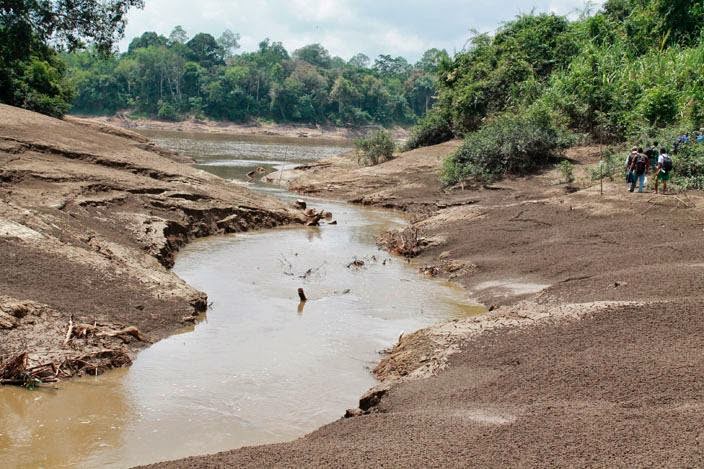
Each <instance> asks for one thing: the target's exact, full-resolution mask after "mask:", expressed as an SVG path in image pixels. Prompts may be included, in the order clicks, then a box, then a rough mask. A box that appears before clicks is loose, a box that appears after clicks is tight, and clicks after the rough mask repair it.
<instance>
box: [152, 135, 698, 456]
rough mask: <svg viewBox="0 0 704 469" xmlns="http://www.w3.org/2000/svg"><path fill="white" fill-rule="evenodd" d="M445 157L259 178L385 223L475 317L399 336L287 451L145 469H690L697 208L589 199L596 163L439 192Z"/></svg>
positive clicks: (688, 199)
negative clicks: (461, 293)
mask: <svg viewBox="0 0 704 469" xmlns="http://www.w3.org/2000/svg"><path fill="white" fill-rule="evenodd" d="M456 145H457V143H456V142H450V143H447V144H443V145H439V146H436V147H431V148H425V149H420V150H415V151H413V152H409V153H405V154H403V155H401V156H400V157H399V158H397V159H395V160H393V161H390V162H388V163H384V164H382V165H379V166H376V167H373V168H358V167H356V166H355V165H354V164H352V163H351V161H349V160H346V159H345V158H333V159H329V160H327V161H323V162H320V163H316V164H311V165H307V166H306V167H305V168H302V169H298V170H295V171H289V172H288V174H287V175H286V176H285V177H284V175H276V174H274V175H272V176H270V177H271V178H272V181H273V180H277V179H278V180H285V181H286V182H287V184H288V186H289V187H290V188H291V189H293V190H296V191H299V192H301V193H306V194H313V195H316V196H322V197H330V198H337V199H342V200H347V201H353V202H356V203H361V204H367V205H373V206H380V207H390V208H396V209H401V210H405V211H407V212H409V213H410V214H412V216H413V218H414V223H413V225H412V226H411V227H409V228H407V229H406V230H404V231H403V232H398V233H395V234H390V235H388V236H387V237H386V245H387V247H388V248H389V249H391V250H392V251H397V252H400V253H402V254H407V255H412V256H415V257H416V258H417V261H418V262H420V264H421V265H422V267H421V269H422V270H423V271H424V272H427V273H428V274H429V275H434V276H444V277H447V278H451V279H452V280H454V281H456V282H458V283H459V284H461V285H463V286H464V287H465V288H467V289H468V290H469V291H471V292H472V293H473V295H475V296H476V297H478V298H480V299H482V300H483V301H484V302H485V303H486V304H487V305H491V306H492V308H491V309H492V311H491V312H490V313H488V314H486V315H484V316H482V317H478V318H468V319H458V320H454V321H451V322H448V323H445V324H440V325H437V326H433V327H430V328H427V329H422V330H420V331H417V332H415V333H412V334H407V335H404V336H402V337H401V339H400V340H399V343H398V344H397V345H396V347H394V349H393V350H391V351H390V353H389V354H388V355H387V356H386V357H385V358H384V359H383V360H382V361H381V363H380V364H379V365H378V366H377V368H376V370H375V373H376V375H377V376H378V377H379V378H380V379H381V380H382V381H381V384H380V385H379V386H378V387H376V388H374V389H372V390H370V392H369V393H367V394H366V395H365V396H363V397H362V399H361V400H360V408H359V409H351V410H350V411H348V416H349V417H352V418H344V419H340V420H338V421H337V422H334V423H332V424H330V425H327V426H325V427H322V428H321V429H319V430H317V431H315V432H313V433H311V434H309V435H307V436H306V437H304V438H301V439H299V440H296V441H293V442H290V443H284V444H276V445H267V446H258V447H249V448H242V449H239V450H235V451H230V452H225V453H219V454H215V455H210V456H203V457H196V458H189V459H185V460H181V461H175V462H169V463H163V464H161V465H159V467H223V466H237V467H270V466H276V467H301V466H303V467H311V466H315V467H317V466H335V467H360V466H363V467H367V466H376V467H378V466H381V465H392V466H410V467H427V466H448V467H466V466H481V467H486V466H489V467H505V466H507V465H508V466H538V467H546V466H550V467H553V466H560V467H573V466H598V467H614V466H618V467H632V466H665V467H682V466H699V465H701V464H703V463H704V452H703V451H702V441H703V440H702V438H703V437H702V431H701V422H702V419H703V418H704V317H703V316H702V314H703V307H704V283H703V282H702V274H704V270H703V269H702V265H704V259H703V258H704V251H703V250H702V246H704V216H703V213H702V210H703V208H702V207H703V206H704V205H703V203H704V200H703V199H702V196H701V194H699V193H690V194H677V195H669V196H654V195H651V194H643V195H638V194H628V193H627V192H626V191H625V188H624V185H623V184H620V183H617V182H614V183H607V184H605V186H604V193H603V195H602V194H600V190H599V188H598V187H595V186H592V185H591V183H590V182H588V180H587V179H586V178H585V177H584V175H585V173H586V168H587V166H588V165H590V164H593V163H594V162H595V161H597V159H598V156H599V155H598V149H595V148H576V149H572V150H570V151H569V152H568V154H567V156H568V157H569V158H571V159H572V160H573V162H574V163H575V164H576V165H577V174H578V181H577V183H576V184H574V185H572V186H570V187H567V186H565V185H564V184H561V183H560V181H559V176H558V174H557V171H554V170H553V171H551V170H548V171H544V172H542V173H540V174H535V175H532V176H529V177H524V178H510V179H506V180H504V181H501V182H499V183H496V184H493V185H491V186H485V187H464V188H463V187H456V188H451V189H448V188H443V187H442V186H441V185H440V184H439V183H438V182H437V181H438V179H437V174H438V172H439V169H440V164H441V161H442V159H443V158H444V156H445V155H447V154H448V153H449V152H450V151H451V150H452V149H453V148H454V147H455V146H456Z"/></svg>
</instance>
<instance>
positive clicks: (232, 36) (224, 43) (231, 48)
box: [218, 29, 240, 59]
mask: <svg viewBox="0 0 704 469" xmlns="http://www.w3.org/2000/svg"><path fill="white" fill-rule="evenodd" d="M239 41H240V35H239V34H236V33H233V32H232V31H230V30H229V29H226V30H225V31H223V33H222V34H221V35H220V37H219V38H218V45H219V46H220V48H221V49H222V50H223V53H224V56H225V58H226V59H232V57H233V56H234V54H235V51H236V50H237V49H239V48H240V43H239Z"/></svg>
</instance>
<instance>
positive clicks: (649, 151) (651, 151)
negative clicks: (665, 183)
mask: <svg viewBox="0 0 704 469" xmlns="http://www.w3.org/2000/svg"><path fill="white" fill-rule="evenodd" d="M645 154H646V155H648V159H649V160H650V167H651V168H655V167H657V165H658V156H659V155H660V145H659V144H658V142H653V145H652V146H649V147H648V148H646V149H645Z"/></svg>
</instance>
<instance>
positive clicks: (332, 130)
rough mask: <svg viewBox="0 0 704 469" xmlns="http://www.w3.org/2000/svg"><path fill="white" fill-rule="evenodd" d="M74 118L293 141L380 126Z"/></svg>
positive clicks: (351, 135) (400, 135) (339, 136)
mask: <svg viewBox="0 0 704 469" xmlns="http://www.w3.org/2000/svg"><path fill="white" fill-rule="evenodd" d="M70 119H72V120H74V121H78V122H90V123H94V124H107V125H110V126H115V127H121V128H124V129H134V130H143V129H144V130H167V131H177V132H198V133H216V134H229V135H259V136H278V137H290V138H311V139H324V140H350V139H355V138H359V137H360V136H364V135H366V134H367V133H368V132H369V131H371V130H374V129H377V128H378V127H374V126H368V127H354V128H348V127H334V126H325V125H305V124H275V123H267V122H263V123H260V122H255V123H252V124H236V123H234V122H223V121H211V120H197V119H190V120H185V121H181V122H166V121H158V120H153V119H142V118H134V117H131V116H127V115H124V114H119V115H116V116H112V117H89V116H73V117H71V118H70ZM391 134H392V135H393V137H394V138H395V139H397V140H405V139H406V138H408V131H407V130H406V129H404V128H402V127H394V128H393V129H391Z"/></svg>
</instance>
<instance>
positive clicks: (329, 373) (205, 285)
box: [0, 132, 482, 467]
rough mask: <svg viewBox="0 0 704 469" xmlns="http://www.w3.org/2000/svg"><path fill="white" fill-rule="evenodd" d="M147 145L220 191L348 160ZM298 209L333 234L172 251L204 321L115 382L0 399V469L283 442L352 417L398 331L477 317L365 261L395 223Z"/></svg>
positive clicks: (256, 236) (82, 382)
mask: <svg viewBox="0 0 704 469" xmlns="http://www.w3.org/2000/svg"><path fill="white" fill-rule="evenodd" d="M148 136H149V137H151V138H152V139H154V140H155V141H156V142H157V143H159V144H160V145H162V146H165V147H169V148H173V149H176V150H179V151H181V152H183V153H185V154H189V155H192V156H193V157H194V158H196V160H197V163H198V166H199V167H201V168H202V169H205V170H207V171H210V172H212V173H215V174H217V175H219V176H222V177H224V178H228V179H232V180H233V183H243V182H244V181H246V180H247V177H246V174H247V173H248V172H250V171H252V170H253V169H254V168H257V167H260V166H261V167H265V168H279V167H282V166H283V167H286V166H288V165H290V166H291V167H293V166H294V165H295V164H300V163H305V162H310V161H312V160H318V159H320V158H323V157H325V156H329V155H334V154H338V153H341V152H343V151H348V150H349V148H348V145H346V144H344V142H343V143H342V144H341V143H340V142H331V141H323V140H312V139H307V138H281V137H258V136H257V137H233V136H226V135H212V134H186V133H182V132H171V133H170V132H148ZM250 184H251V186H252V188H254V189H256V190H264V191H269V192H271V193H272V194H274V195H276V196H278V197H282V198H287V199H292V198H294V197H295V196H294V195H293V194H290V193H287V192H285V191H283V190H281V189H275V188H272V187H267V186H265V185H263V184H259V183H250ZM307 200H308V203H309V204H310V205H311V206H315V207H324V208H325V209H327V210H330V211H332V212H333V214H334V219H335V220H337V222H338V224H337V225H324V226H321V227H308V228H303V227H288V228H280V229H274V230H266V231H257V232H251V233H244V234H236V235H229V236H219V237H213V238H206V239H202V240H198V241H196V242H194V243H192V244H190V245H188V246H186V247H185V248H184V249H183V250H182V252H180V253H179V255H178V257H177V261H176V265H175V267H174V270H175V272H176V273H177V274H178V275H180V276H181V277H182V278H183V279H185V280H186V281H187V282H189V283H190V284H191V285H193V286H195V287H197V288H199V289H201V290H203V291H205V292H206V293H207V294H208V296H209V300H210V301H211V302H212V303H211V307H210V308H209V310H208V312H207V315H206V318H205V319H204V320H203V321H202V322H200V323H199V324H197V325H195V326H194V327H189V328H187V329H184V330H183V331H182V332H181V333H179V334H176V335H174V336H172V337H170V338H168V339H166V340H162V341H160V342H158V343H156V344H154V345H153V346H152V347H150V348H149V349H147V350H145V351H144V352H142V353H140V354H139V356H138V357H137V359H136V361H135V363H134V365H133V366H132V367H131V368H129V369H122V370H114V371H111V372H109V373H106V374H104V375H102V376H99V377H86V378H81V379H76V380H73V381H69V382H64V383H61V384H59V385H58V386H56V387H54V388H41V389H37V390H34V391H27V390H24V389H14V388H12V389H11V388H2V389H0V461H2V465H3V466H5V467H8V466H9V467H40V466H44V467H69V466H80V467H131V466H134V465H138V464H146V463H150V462H156V461H162V460H168V459H176V458H181V457H185V456H189V455H196V454H204V453H212V452H217V451H222V450H227V449H232V448H236V447H240V446H245V445H255V444H263V443H273V442H280V441H286V440H291V439H294V438H296V437H299V436H302V435H304V434H305V433H307V432H309V431H312V430H314V429H315V428H317V427H319V426H321V425H324V424H326V423H329V422H331V421H333V420H335V419H337V418H339V417H340V416H341V415H342V414H343V413H344V411H345V409H347V408H350V407H356V404H357V401H358V398H359V396H360V395H361V394H363V393H364V391H366V390H367V389H368V388H370V387H372V386H373V385H374V384H375V382H374V378H373V376H372V374H371V372H370V369H371V368H373V366H374V364H375V363H376V361H377V360H378V359H379V353H380V351H382V350H384V349H386V348H388V347H389V346H391V345H392V344H393V343H394V342H395V340H396V339H397V338H398V337H399V335H400V334H401V333H402V332H404V331H406V332H408V331H412V330H416V329H419V328H421V327H423V326H426V325H429V324H431V323H434V322H438V321H442V320H447V319H450V318H456V317H464V316H467V315H472V314H477V313H478V312H481V310H482V309H481V307H478V306H477V305H475V304H473V303H472V302H471V301H470V300H469V299H468V298H467V296H466V294H465V293H464V292H463V291H462V290H460V289H458V288H455V287H453V286H451V285H450V284H447V283H442V282H438V281H435V280H431V279H428V278H426V277H423V276H422V275H420V274H418V272H417V268H416V267H415V266H413V265H412V264H408V263H407V262H405V261H404V260H402V259H400V258H396V257H392V256H390V255H389V254H388V253H386V252H384V251H380V250H379V249H378V248H377V247H376V244H375V238H376V237H377V236H378V235H379V234H381V233H382V232H384V231H385V230H389V229H393V228H397V227H401V226H403V225H404V223H405V221H404V219H403V218H402V217H401V216H400V215H398V214H394V213H392V212H388V211H378V210H371V209H365V208H361V207H356V206H351V205H346V204H341V203H332V202H329V201H320V200H311V199H307ZM354 260H362V261H363V262H364V265H363V266H361V267H357V266H354V265H350V263H352V262H353V261H354ZM348 265H349V267H348ZM299 287H302V288H304V289H305V291H306V293H307V295H308V297H309V301H308V302H307V303H305V304H299V300H298V295H297V289H298V288H299Z"/></svg>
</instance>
